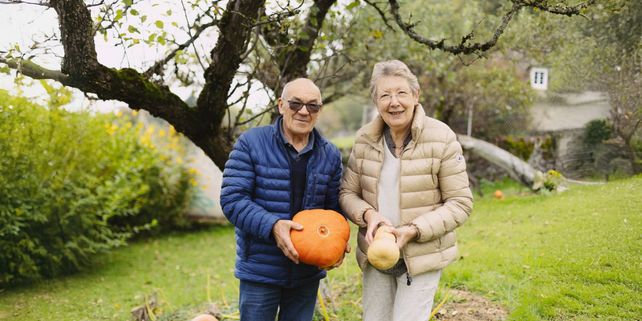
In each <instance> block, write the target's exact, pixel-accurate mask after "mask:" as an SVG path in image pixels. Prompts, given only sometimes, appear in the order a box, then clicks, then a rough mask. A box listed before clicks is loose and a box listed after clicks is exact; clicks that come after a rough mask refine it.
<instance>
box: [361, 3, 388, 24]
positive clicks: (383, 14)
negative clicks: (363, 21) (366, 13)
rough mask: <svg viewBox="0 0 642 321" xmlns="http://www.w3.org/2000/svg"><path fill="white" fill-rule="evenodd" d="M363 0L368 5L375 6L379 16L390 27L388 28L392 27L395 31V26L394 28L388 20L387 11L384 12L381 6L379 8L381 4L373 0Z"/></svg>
mask: <svg viewBox="0 0 642 321" xmlns="http://www.w3.org/2000/svg"><path fill="white" fill-rule="evenodd" d="M363 2H365V3H366V4H367V5H369V6H371V7H373V8H374V9H375V10H376V11H377V13H378V14H379V16H380V17H381V20H382V21H383V23H384V24H386V27H388V29H390V30H392V31H395V28H393V27H392V25H390V23H389V22H388V17H386V13H385V12H383V10H382V9H381V8H379V6H378V5H377V3H376V2H372V1H368V0H364V1H363Z"/></svg>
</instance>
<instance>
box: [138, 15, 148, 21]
mask: <svg viewBox="0 0 642 321" xmlns="http://www.w3.org/2000/svg"><path fill="white" fill-rule="evenodd" d="M145 21H147V15H144V16H141V17H140V22H141V23H145Z"/></svg>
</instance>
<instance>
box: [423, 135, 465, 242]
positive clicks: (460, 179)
mask: <svg viewBox="0 0 642 321" xmlns="http://www.w3.org/2000/svg"><path fill="white" fill-rule="evenodd" d="M437 177H438V180H439V190H440V192H441V196H442V200H443V205H441V206H440V207H438V208H436V209H435V210H433V211H431V212H428V213H426V214H423V215H421V216H419V217H417V218H416V219H414V220H413V222H412V223H414V224H415V225H416V226H417V228H418V229H419V236H418V237H417V241H418V242H427V241H430V240H433V239H436V238H439V237H441V236H443V235H445V234H446V233H448V232H450V231H453V230H454V229H455V228H457V227H459V226H461V225H462V224H464V222H465V221H466V220H467V219H468V216H469V215H470V213H471V212H472V209H473V196H472V193H471V191H470V188H469V184H468V174H466V162H465V160H464V156H463V155H462V149H461V145H460V144H459V142H458V141H457V136H456V135H455V133H454V132H452V131H451V130H449V132H448V135H447V138H446V145H445V147H444V153H443V156H442V159H441V166H440V169H439V173H438V175H437Z"/></svg>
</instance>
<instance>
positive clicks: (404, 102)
mask: <svg viewBox="0 0 642 321" xmlns="http://www.w3.org/2000/svg"><path fill="white" fill-rule="evenodd" d="M375 84H376V86H377V87H376V88H377V92H376V93H375V102H376V104H377V110H378V111H379V114H380V115H381V118H383V121H384V122H386V124H387V125H388V126H389V127H390V128H391V129H393V130H394V129H404V128H406V127H409V126H410V123H411V122H412V116H413V112H414V109H415V106H416V105H417V104H418V103H419V92H418V91H417V92H414V91H413V90H412V89H410V85H409V84H408V81H407V80H406V79H405V78H403V77H399V76H384V77H381V78H379V79H377V81H376V82H375Z"/></svg>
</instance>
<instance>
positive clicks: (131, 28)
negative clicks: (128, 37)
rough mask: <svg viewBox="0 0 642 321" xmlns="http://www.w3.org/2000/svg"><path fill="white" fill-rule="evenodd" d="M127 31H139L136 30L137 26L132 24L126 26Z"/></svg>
mask: <svg viewBox="0 0 642 321" xmlns="http://www.w3.org/2000/svg"><path fill="white" fill-rule="evenodd" d="M127 31H129V33H140V31H138V28H136V27H134V26H132V25H129V27H127Z"/></svg>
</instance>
